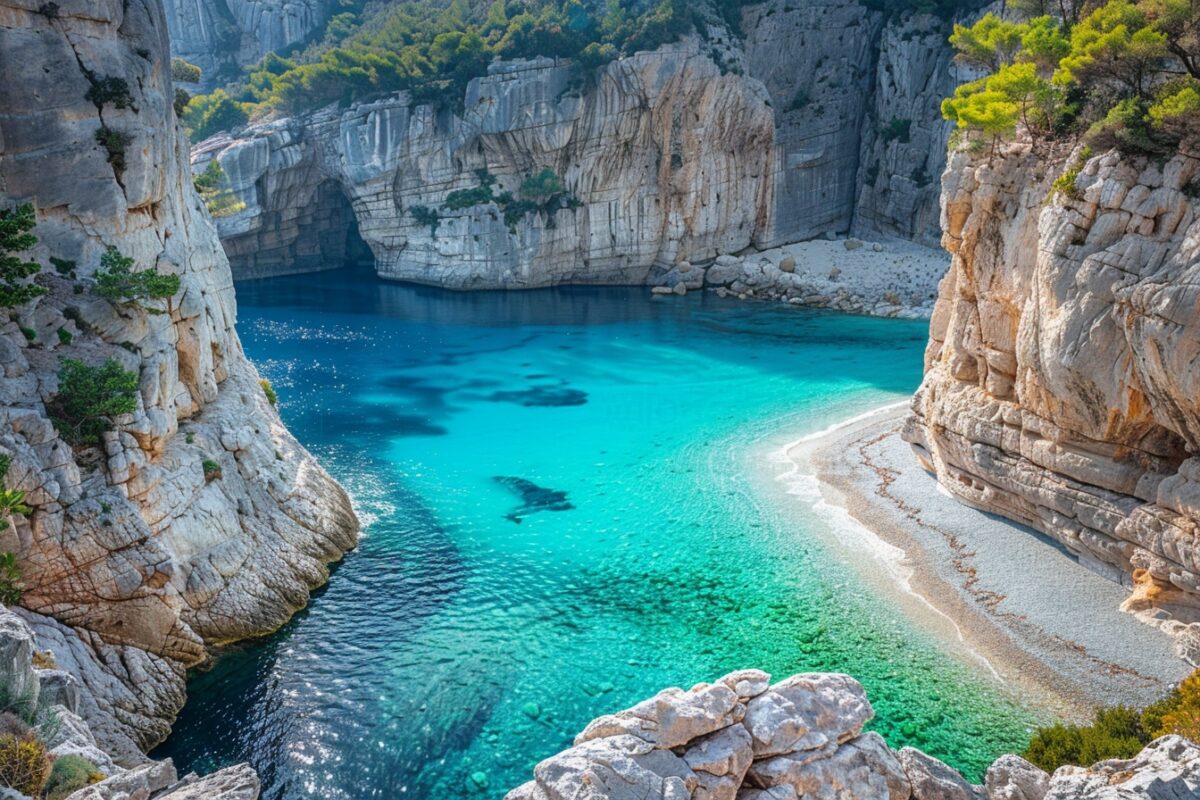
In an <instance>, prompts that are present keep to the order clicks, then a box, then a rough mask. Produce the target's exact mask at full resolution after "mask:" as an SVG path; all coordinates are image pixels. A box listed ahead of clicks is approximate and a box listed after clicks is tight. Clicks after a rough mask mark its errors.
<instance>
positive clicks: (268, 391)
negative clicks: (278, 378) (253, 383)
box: [258, 378, 279, 406]
mask: <svg viewBox="0 0 1200 800" xmlns="http://www.w3.org/2000/svg"><path fill="white" fill-rule="evenodd" d="M258 385H259V386H261V387H262V390H263V394H265V395H266V396H267V402H269V403H270V404H271V405H273V406H278V405H279V395H278V394H276V393H275V387H274V386H272V385H271V382H270V381H269V380H267V379H266V378H260V379H259V381H258Z"/></svg>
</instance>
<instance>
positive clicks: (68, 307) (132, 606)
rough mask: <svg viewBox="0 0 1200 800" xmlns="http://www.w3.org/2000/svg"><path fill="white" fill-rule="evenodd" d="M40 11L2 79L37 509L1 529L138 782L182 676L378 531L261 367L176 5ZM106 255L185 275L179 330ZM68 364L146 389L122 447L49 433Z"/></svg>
mask: <svg viewBox="0 0 1200 800" xmlns="http://www.w3.org/2000/svg"><path fill="white" fill-rule="evenodd" d="M38 5H39V4H37V3H29V2H25V0H0V18H2V19H3V23H2V24H0V71H3V74H5V75H9V76H21V79H20V80H8V81H4V82H2V85H0V119H2V120H3V121H2V123H0V125H2V126H3V131H2V133H3V135H2V137H0V142H2V144H0V187H2V188H3V197H2V198H0V206H3V207H11V206H12V205H14V204H16V203H18V202H25V201H28V202H32V203H33V204H34V205H35V207H36V209H37V218H38V225H37V228H36V229H35V234H36V235H37V237H38V238H39V240H40V241H39V244H38V245H37V247H36V248H35V249H34V250H32V251H30V255H31V256H32V257H33V258H34V259H35V260H37V261H38V262H40V263H42V264H44V265H46V268H45V269H44V270H43V273H42V274H41V276H39V278H38V280H39V281H40V282H42V283H43V285H45V286H46V287H47V288H48V289H49V293H48V294H47V295H45V296H43V297H41V298H39V299H38V300H36V301H35V302H33V303H31V304H29V305H28V306H26V307H24V308H22V309H21V310H20V313H19V314H18V318H17V319H16V320H11V321H10V320H9V319H8V318H7V315H5V321H4V322H3V323H2V324H0V368H2V369H3V373H4V377H3V380H0V455H2V456H5V457H8V458H11V461H12V463H11V467H10V469H9V470H8V474H7V476H6V477H5V487H6V488H8V489H17V490H21V491H24V492H26V493H27V494H26V502H27V503H28V504H29V505H30V506H31V507H32V509H33V512H32V514H30V515H29V516H27V517H26V516H16V517H15V518H13V519H11V520H10V523H11V524H10V526H9V528H8V529H7V530H4V531H0V551H8V552H13V553H15V554H16V555H17V557H18V560H19V564H20V567H21V570H22V573H23V584H24V596H23V599H22V605H23V606H24V607H25V609H27V610H28V611H29V612H30V614H29V615H28V616H27V617H26V618H27V620H28V621H30V623H31V624H32V625H33V627H34V628H35V629H36V630H37V632H38V636H39V641H41V642H42V646H44V647H48V648H49V649H51V650H52V651H53V652H54V654H55V658H56V661H57V662H58V664H59V665H60V666H62V667H64V668H66V669H69V670H70V671H71V673H72V674H73V675H75V677H76V678H77V679H78V680H79V690H80V695H81V696H80V700H79V709H80V715H81V716H82V717H83V718H84V719H85V720H87V722H88V723H89V725H90V728H91V730H92V732H93V733H94V734H95V736H96V739H97V742H98V743H99V744H100V746H101V747H103V748H104V749H105V750H106V751H108V752H109V753H111V754H112V755H113V758H114V760H115V761H116V762H117V763H119V764H133V763H137V762H139V761H141V760H142V759H143V756H142V751H143V750H145V749H146V748H148V747H150V746H151V745H153V744H155V743H157V742H159V741H161V740H162V739H163V738H164V737H165V736H166V734H167V732H168V730H169V725H170V722H171V720H172V719H173V718H174V715H175V713H176V712H177V711H178V709H179V707H180V706H181V705H182V703H183V700H184V678H185V670H186V668H187V667H189V666H192V665H195V664H198V663H200V662H202V661H204V660H205V659H206V658H207V657H208V647H209V646H211V645H214V644H218V643H222V642H228V641H232V640H235V639H239V638H244V637H247V636H254V635H259V634H263V633H267V632H270V631H272V630H274V629H275V628H277V627H278V626H280V625H281V624H283V622H284V621H286V620H287V619H288V618H289V616H290V615H291V614H292V613H293V612H295V611H296V610H297V609H299V608H301V607H302V606H303V605H304V604H305V603H306V602H307V598H308V591H309V589H311V588H313V587H315V586H317V585H319V584H320V583H322V582H323V581H324V580H325V579H326V577H327V570H326V566H325V565H326V564H327V563H329V562H330V561H333V560H335V559H337V558H339V557H340V555H341V554H342V553H343V552H344V551H345V550H346V549H348V548H349V547H352V546H353V545H354V542H355V538H356V531H357V527H358V526H357V521H356V519H355V517H354V513H353V511H352V510H351V508H350V504H349V501H348V498H347V497H346V494H345V493H344V492H343V491H342V490H341V488H340V487H339V486H338V485H337V484H336V483H335V482H334V481H333V480H332V479H331V478H330V477H329V475H327V474H326V473H325V472H324V470H322V469H321V467H320V466H319V465H318V464H317V463H316V462H315V460H314V459H313V458H312V457H311V456H310V455H309V454H308V453H307V452H306V451H305V450H304V449H303V448H302V447H301V446H300V445H299V444H298V443H297V442H296V441H295V439H293V438H292V437H291V435H290V434H289V433H288V432H287V430H286V429H285V428H284V427H283V425H282V423H281V422H280V420H279V417H278V415H277V413H276V412H275V410H274V408H273V407H272V406H271V404H270V403H269V402H268V401H267V399H266V397H265V396H264V393H263V391H262V389H261V387H260V386H259V380H258V376H257V374H256V372H255V370H254V367H253V366H252V365H251V364H250V363H249V362H248V361H247V360H246V358H245V356H244V354H243V353H242V349H241V344H240V343H239V341H238V338H237V334H236V331H235V329H234V322H235V320H236V307H235V304H234V298H233V284H232V280H231V276H230V272H229V266H228V262H227V261H226V258H225V256H224V253H223V252H222V250H221V247H220V243H219V241H218V240H217V237H216V233H215V230H214V229H213V227H212V225H211V222H210V220H209V218H208V214H207V212H206V211H205V210H204V207H203V205H202V204H201V202H200V201H199V199H198V197H197V196H196V194H195V192H194V190H193V189H192V186H191V180H190V173H189V170H188V162H187V155H188V154H187V146H186V143H185V140H184V137H183V136H182V134H181V133H179V131H178V129H177V126H176V123H175V119H174V113H173V111H172V109H171V97H172V93H171V85H170V80H169V74H168V73H169V58H168V53H167V43H166V26H165V23H164V18H163V10H162V6H161V4H160V3H159V2H158V0H130V1H129V2H123V1H122V0H104V1H103V2H90V1H89V2H84V1H83V0H62V1H60V2H59V3H58V8H59V10H58V14H57V16H56V17H55V18H53V19H51V18H50V17H48V16H46V15H45V14H41V13H38V12H37V11H36V10H35V9H36V8H37V7H38ZM89 72H90V73H91V74H92V76H94V77H97V78H99V77H108V78H120V79H123V80H125V81H126V82H127V85H128V88H129V95H130V97H129V100H130V102H129V103H128V104H126V105H127V107H126V108H122V109H118V108H116V107H115V105H114V104H112V103H109V104H106V105H104V106H103V107H102V108H97V106H96V105H95V104H94V103H92V102H91V101H90V100H88V99H86V97H85V96H86V95H87V93H88V90H89V88H90V85H91V84H90V81H89V78H88V75H87V73H89ZM102 126H103V127H104V128H105V129H107V130H109V131H115V132H119V133H120V134H123V135H124V136H125V137H128V142H127V144H126V145H124V147H123V152H121V153H120V154H119V157H117V156H111V155H110V154H109V153H108V152H106V150H105V149H104V148H103V147H101V146H100V145H99V144H97V138H96V137H97V132H98V131H100V130H101V128H102ZM108 247H116V248H118V249H119V250H120V251H121V252H122V253H124V254H125V255H127V256H130V257H132V258H133V259H134V262H135V269H146V268H149V267H156V268H157V269H158V270H160V271H161V272H163V273H168V274H173V275H178V276H179V278H180V283H181V288H180V290H179V292H178V293H177V294H176V295H175V296H174V297H173V298H171V299H170V301H169V302H168V303H167V307H166V313H160V314H151V313H147V312H146V311H145V310H144V309H142V308H140V307H138V306H132V305H121V306H116V305H113V304H111V303H109V302H108V301H106V300H103V299H101V298H99V297H98V296H97V295H96V294H95V293H94V291H93V288H92V287H93V283H92V276H93V275H94V273H95V271H96V269H97V268H98V265H99V261H100V256H101V254H102V253H103V252H104V251H105V249H106V248H108ZM51 256H55V257H57V258H61V259H70V260H72V261H74V262H75V268H74V270H75V273H76V274H75V275H74V276H66V275H60V274H59V273H58V272H56V270H55V269H53V268H51V267H50V266H49V258H50V257H51ZM76 286H78V287H79V288H78V289H76ZM22 328H25V329H28V330H29V331H31V332H32V333H33V338H32V339H29V338H27V336H26V335H25V334H23V333H22V331H21V329H22ZM64 334H65V335H64ZM66 358H74V359H82V360H83V361H85V362H87V363H89V364H98V363H100V362H102V361H104V360H105V359H108V358H113V359H116V360H117V361H118V362H119V363H120V364H121V365H122V367H123V368H124V369H125V370H128V371H132V372H135V373H136V374H137V375H138V376H139V388H138V392H137V405H136V408H135V410H134V412H133V413H131V414H128V415H125V416H123V417H119V418H117V419H116V420H115V429H114V430H112V431H110V432H109V433H107V434H105V435H104V441H103V443H102V444H103V446H102V447H82V448H78V449H73V448H72V447H71V446H70V445H69V444H67V443H66V442H65V441H63V440H62V439H61V438H60V437H59V435H58V433H57V432H56V430H55V428H54V426H53V425H52V424H51V422H50V419H49V412H48V410H47V405H46V403H47V402H48V401H50V400H51V399H52V398H53V396H54V395H55V394H56V393H57V392H58V389H59V387H58V381H57V377H56V373H57V371H58V369H59V366H60V364H61V363H62V361H63V360H64V359H66ZM205 460H211V461H214V462H216V463H217V464H218V465H219V467H220V473H221V474H220V477H217V478H214V477H213V476H211V475H210V476H208V477H206V475H205V471H206V470H205V468H204V466H203V462H204V461H205ZM22 613H24V612H22Z"/></svg>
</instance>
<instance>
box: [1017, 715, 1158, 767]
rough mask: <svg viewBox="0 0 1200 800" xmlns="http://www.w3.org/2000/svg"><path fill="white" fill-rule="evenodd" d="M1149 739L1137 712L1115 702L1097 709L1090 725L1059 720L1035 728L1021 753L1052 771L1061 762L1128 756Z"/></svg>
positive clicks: (1089, 762)
mask: <svg viewBox="0 0 1200 800" xmlns="http://www.w3.org/2000/svg"><path fill="white" fill-rule="evenodd" d="M1149 741H1150V737H1149V736H1148V735H1146V732H1145V731H1144V730H1143V729H1142V725H1141V715H1140V714H1139V712H1137V711H1136V710H1134V709H1132V708H1126V707H1125V706H1116V707H1114V708H1106V709H1104V710H1102V711H1099V712H1097V713H1096V718H1095V721H1094V722H1093V723H1092V724H1091V725H1086V726H1079V725H1063V724H1061V723H1060V724H1057V725H1053V726H1051V727H1049V728H1039V729H1038V731H1037V733H1035V734H1034V737H1033V739H1032V740H1031V741H1030V742H1029V748H1028V749H1027V750H1026V751H1025V753H1024V756H1025V758H1026V759H1028V760H1029V761H1030V762H1031V763H1033V764H1035V765H1037V766H1038V767H1040V768H1041V769H1044V770H1046V771H1047V772H1054V770H1056V769H1058V768H1059V767H1061V766H1063V765H1064V764H1075V765H1078V766H1091V765H1092V764H1095V763H1096V762H1097V761H1104V760H1105V759H1109V758H1132V757H1133V756H1135V755H1137V754H1138V753H1139V752H1141V749H1142V748H1143V747H1145V746H1146V743H1147V742H1149Z"/></svg>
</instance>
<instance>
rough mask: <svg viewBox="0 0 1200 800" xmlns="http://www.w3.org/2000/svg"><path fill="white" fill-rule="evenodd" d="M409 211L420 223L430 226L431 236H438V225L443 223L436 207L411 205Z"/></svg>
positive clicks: (415, 220)
mask: <svg viewBox="0 0 1200 800" xmlns="http://www.w3.org/2000/svg"><path fill="white" fill-rule="evenodd" d="M408 213H409V214H410V215H411V216H412V218H413V221H414V222H416V223H417V224H418V225H428V226H429V235H430V236H437V232H438V226H439V225H441V223H442V219H441V217H439V216H438V212H437V210H436V209H433V208H430V207H429V206H409V207H408Z"/></svg>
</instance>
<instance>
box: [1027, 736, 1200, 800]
mask: <svg viewBox="0 0 1200 800" xmlns="http://www.w3.org/2000/svg"><path fill="white" fill-rule="evenodd" d="M1196 797H1200V746H1198V745H1197V744H1196V743H1195V742H1192V741H1189V740H1188V739H1184V738H1183V737H1182V736H1164V737H1162V738H1161V739H1156V740H1155V741H1153V742H1151V743H1150V744H1148V745H1146V748H1145V749H1144V750H1142V752H1141V753H1139V754H1138V755H1136V756H1134V757H1133V758H1130V759H1125V760H1113V761H1101V762H1100V763H1099V764H1096V765H1095V766H1094V767H1091V768H1090V769H1084V768H1081V767H1060V768H1059V769H1058V770H1057V771H1056V772H1055V773H1054V777H1053V778H1052V779H1051V781H1050V791H1049V792H1047V793H1046V796H1045V800H1194V798H1196Z"/></svg>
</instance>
